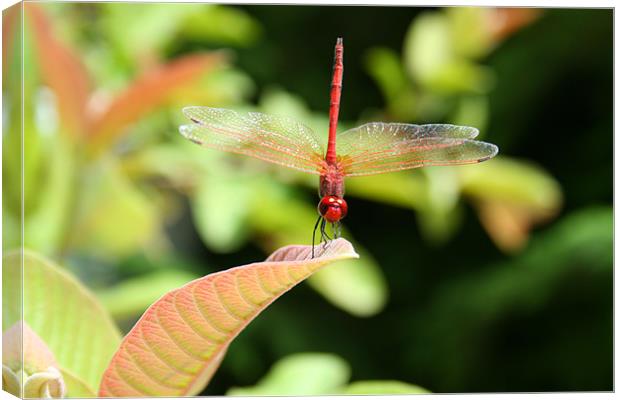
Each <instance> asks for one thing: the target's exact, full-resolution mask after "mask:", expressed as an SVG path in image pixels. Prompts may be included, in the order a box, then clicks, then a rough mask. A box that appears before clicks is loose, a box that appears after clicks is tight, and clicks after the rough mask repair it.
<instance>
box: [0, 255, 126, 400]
mask: <svg viewBox="0 0 620 400" xmlns="http://www.w3.org/2000/svg"><path fill="white" fill-rule="evenodd" d="M20 258H21V254H20V252H18V251H12V252H10V253H7V254H5V256H4V258H3V265H2V266H3V268H2V269H3V279H2V284H3V286H2V295H3V302H2V305H3V328H4V329H6V327H8V326H10V325H12V324H14V323H15V322H17V321H18V320H19V319H20V318H21V312H20V309H19V302H16V301H15V299H16V298H19V291H20V286H21V285H20V282H21V274H22V268H21V262H20ZM23 285H24V286H23V297H24V304H23V316H24V320H25V321H26V323H27V324H28V325H29V326H30V327H31V328H32V330H33V331H34V332H35V333H36V334H37V335H38V336H39V337H40V338H41V339H42V340H43V341H44V342H45V343H46V344H47V346H48V347H49V349H50V350H51V351H52V352H53V354H54V356H55V357H56V360H57V361H58V364H59V366H60V367H61V368H62V369H64V370H66V371H68V372H69V373H70V374H72V375H74V376H76V377H78V378H79V379H81V380H83V381H84V382H85V383H86V384H87V385H88V386H89V387H90V388H91V389H90V390H91V391H92V388H95V387H97V385H98V384H99V381H100V379H101V375H102V373H103V370H104V369H105V366H106V365H107V364H108V362H109V360H110V358H111V356H112V354H113V352H114V349H116V347H117V346H118V343H119V342H120V335H119V332H118V330H117V329H116V327H115V326H114V323H113V322H112V320H111V319H110V317H109V316H108V314H107V313H106V312H105V310H104V309H103V308H102V307H101V305H100V304H99V303H98V302H97V300H96V299H95V297H94V296H93V295H92V294H91V293H90V292H89V291H88V289H86V288H85V287H84V286H83V285H82V284H81V283H80V282H78V281H77V280H76V279H75V278H74V277H73V276H71V275H69V274H68V273H67V272H66V271H64V270H62V269H60V268H59V267H58V266H57V265H55V264H54V263H52V262H51V261H49V260H47V259H45V258H43V257H41V256H40V255H37V254H36V253H34V252H32V251H29V250H26V251H24V254H23Z"/></svg>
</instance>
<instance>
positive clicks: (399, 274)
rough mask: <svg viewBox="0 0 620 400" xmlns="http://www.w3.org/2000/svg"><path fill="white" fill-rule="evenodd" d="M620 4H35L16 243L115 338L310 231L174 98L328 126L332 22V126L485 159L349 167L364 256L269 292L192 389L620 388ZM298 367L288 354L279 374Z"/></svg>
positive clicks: (12, 100) (14, 105) (10, 126)
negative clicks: (461, 130) (494, 149)
mask: <svg viewBox="0 0 620 400" xmlns="http://www.w3.org/2000/svg"><path fill="white" fill-rule="evenodd" d="M17 17H18V15H17V14H14V13H13V14H12V13H11V12H8V13H5V15H4V35H3V38H4V41H5V42H4V43H3V49H4V51H5V52H4V54H3V62H4V71H6V74H9V73H10V72H11V71H13V72H16V71H17V72H18V71H19V68H21V65H20V64H19V62H18V61H16V60H18V59H19V57H18V56H17V55H18V54H19V51H21V47H20V45H19V44H20V42H19V40H20V38H19V35H18V34H16V32H15V30H14V29H12V28H11V27H15V26H16V23H15V18H17ZM612 18H613V17H612V10H611V9H608V10H606V9H597V10H588V9H527V8H519V9H492V8H473V7H469V8H440V9H433V8H417V7H353V6H348V7H336V6H321V7H315V6H233V5H225V6H224V5H214V4H210V5H207V4H147V3H141V4H138V3H135V4H131V3H38V4H36V3H28V4H27V6H26V14H25V21H26V25H25V35H24V38H23V45H24V56H25V61H24V74H25V75H24V76H25V78H26V79H25V82H24V94H23V96H24V97H23V101H24V111H25V119H24V121H23V130H24V144H25V148H26V154H25V157H24V160H23V162H24V184H25V186H24V190H25V204H24V214H25V219H24V221H23V227H24V232H25V242H26V246H27V247H28V248H30V249H32V250H35V251H37V252H39V253H41V254H44V255H46V256H48V257H50V258H52V259H53V260H55V261H57V262H59V263H60V264H62V265H64V266H66V267H67V268H69V269H70V270H71V272H72V273H73V274H75V275H76V276H77V277H78V278H79V279H80V280H81V281H82V282H84V283H85V284H86V285H87V286H89V287H90V288H91V289H92V290H93V291H95V293H96V294H97V296H98V297H99V299H100V300H101V301H102V302H103V304H104V305H105V307H106V308H107V309H108V310H109V311H110V312H111V314H112V315H113V317H114V319H115V321H116V322H117V323H118V325H119V327H120V328H121V330H122V331H123V332H127V331H128V330H129V329H130V328H131V326H132V325H133V323H134V322H135V321H136V320H137V319H138V318H139V316H140V315H141V313H142V312H143V311H144V310H145V309H146V308H147V307H148V305H149V304H150V303H152V302H153V301H154V300H156V299H157V298H158V297H159V296H161V295H162V294H163V293H165V292H167V291H168V290H171V289H173V288H176V287H179V286H181V285H183V284H184V283H186V282H188V281H190V280H191V279H194V278H196V277H199V276H203V275H206V274H208V273H211V272H214V271H219V270H222V269H225V268H229V267H232V266H237V265H242V264H247V263H251V262H255V261H260V260H263V259H264V258H265V257H266V256H267V255H268V254H269V253H270V252H271V251H273V250H274V249H276V248H278V247H280V246H284V245H288V244H309V243H310V240H311V234H312V227H313V224H314V221H315V219H316V203H317V201H318V198H317V194H316V192H317V182H316V181H317V179H316V178H315V177H314V176H305V175H304V174H299V173H296V172H293V171H289V170H285V169H283V168H280V167H277V166H273V165H270V164H266V163H263V162H260V161H256V160H251V159H246V158H243V157H238V156H234V155H228V154H222V153H219V152H217V151H213V150H207V149H204V148H200V147H199V146H196V145H194V144H192V143H190V142H187V141H185V140H184V139H183V138H182V137H181V136H180V135H179V134H178V126H179V125H180V124H183V123H187V122H188V121H186V120H185V119H184V117H183V115H182V114H181V108H182V107H183V106H186V105H204V106H216V107H226V108H232V109H235V110H240V111H248V110H254V111H260V112H265V113H271V114H278V115H287V116H291V117H295V118H297V119H299V120H300V121H303V122H304V123H306V124H307V125H308V126H310V127H312V128H313V129H314V130H315V131H316V132H317V133H318V134H319V135H320V136H323V135H326V132H327V125H328V121H327V113H328V107H329V85H330V76H331V68H332V62H333V46H334V44H335V40H336V37H338V36H342V37H343V38H344V44H345V53H344V54H345V60H344V65H345V66H344V68H345V70H344V71H345V72H344V89H343V95H342V105H341V112H340V119H341V122H340V125H339V129H340V130H341V131H342V130H344V129H346V128H350V127H354V126H356V125H358V124H361V123H364V122H367V121H399V122H408V123H439V122H447V123H455V124H461V125H471V126H475V127H478V128H479V129H480V131H481V135H480V138H481V139H483V140H486V141H489V142H492V143H495V144H497V145H498V146H499V148H500V155H499V156H498V157H496V158H495V159H493V160H491V161H488V162H485V163H483V164H479V165H474V166H460V167H436V168H427V169H422V170H414V171H407V172H402V173H394V174H387V175H380V176H376V177H367V178H352V179H350V180H348V181H347V183H346V184H347V201H348V203H349V210H350V213H349V216H348V217H347V218H346V219H345V220H344V230H345V231H344V237H346V238H347V239H349V240H351V241H352V242H353V243H354V245H355V247H356V249H357V251H358V252H359V253H360V254H361V258H360V259H359V260H355V261H347V262H342V263H340V264H337V265H335V266H333V267H330V268H328V269H325V270H323V271H321V272H320V273H317V274H316V275H315V276H314V277H312V278H311V279H310V280H309V281H308V282H307V283H304V284H302V285H301V286H299V287H296V288H295V289H293V290H292V292H291V293H288V294H286V295H285V296H283V298H281V299H279V300H278V301H277V302H275V303H274V304H273V305H272V306H271V307H270V308H269V309H268V310H267V311H266V312H264V313H263V314H262V315H261V316H260V317H259V318H258V319H257V320H255V321H254V322H253V323H252V324H250V325H249V327H248V328H247V329H246V330H245V331H244V332H243V333H242V334H241V335H240V336H239V337H238V338H237V339H236V340H235V341H234V342H233V344H232V346H231V347H230V349H229V351H228V354H227V356H226V358H225V359H224V362H223V363H222V366H221V368H220V369H219V371H218V372H217V374H216V375H215V377H214V379H213V380H212V382H211V384H210V385H209V387H208V388H207V389H206V390H205V392H204V393H203V394H205V395H222V394H226V393H229V394H232V393H238V394H257V393H262V394H320V391H319V390H318V389H317V388H313V387H311V384H309V386H308V387H305V388H302V389H303V390H305V392H301V393H300V392H299V390H300V389H299V388H290V387H286V383H287V382H289V383H290V380H288V381H287V380H286V379H284V378H282V377H285V378H286V377H287V376H291V374H295V373H299V374H302V376H305V377H306V379H307V380H308V382H312V379H311V378H309V377H310V376H311V375H312V374H313V373H315V372H316V371H317V370H318V371H321V370H322V371H323V372H324V371H334V372H333V374H332V375H331V376H337V377H338V378H337V379H341V380H342V381H343V382H346V381H348V380H356V381H357V380H377V379H381V380H398V381H402V382H408V383H412V384H416V385H420V386H421V387H423V388H425V389H427V390H430V391H433V392H486V391H511V392H518V391H570V390H579V391H587V390H599V391H609V390H612V389H613V387H612V296H613V291H612V273H613V271H612V265H613V264H612V225H613V217H612V185H613V184H612V141H613V136H612V135H613V125H612V121H613V119H612V102H613V97H612V81H613V75H612V31H613V25H612V21H613V19H612ZM6 76H7V75H5V77H6ZM3 92H4V102H3V104H4V107H3V116H4V118H3V122H4V126H3V131H4V132H8V134H4V135H3V140H4V143H3V153H4V154H3V179H4V182H5V190H3V204H4V208H3V222H4V235H3V248H4V249H5V250H6V249H10V248H14V247H17V246H18V245H19V230H20V226H21V225H20V224H21V223H20V220H19V215H20V193H19V191H18V190H16V188H18V187H19V181H20V179H21V172H20V171H21V168H20V167H21V165H20V164H21V158H20V155H19V153H20V152H19V149H20V141H21V137H20V130H21V128H22V126H21V121H20V120H19V118H18V116H19V112H20V109H19V108H20V107H19V105H20V102H21V100H22V99H21V97H20V96H21V95H20V93H21V82H19V81H17V80H7V79H5V80H4V87H3ZM6 188H9V189H8V190H6ZM298 353H326V354H323V355H324V356H325V357H323V358H319V361H317V359H316V358H312V357H310V355H308V354H306V357H307V360H306V361H307V362H306V363H304V361H303V357H304V355H303V354H301V355H300V354H298ZM287 356H293V357H301V360H302V361H298V362H296V363H291V362H290V358H289V359H288V360H289V362H288V363H286V362H283V363H281V364H276V363H277V362H278V360H281V359H283V358H284V357H287ZM299 359H300V358H297V360H299ZM317 363H318V364H317ZM321 363H324V364H321ZM274 365H276V366H277V367H276V368H275V369H272V367H273V366H274ZM317 365H319V367H317ZM287 368H288V369H290V370H289V371H288V372H287ZM304 368H305V369H304ZM330 368H332V369H330ZM270 370H271V372H269V371H270ZM278 371H279V372H278ZM283 371H284V372H283ZM313 371H314V372H313ZM287 373H288V374H289V375H287ZM278 374H279V375H278ZM319 375H320V374H319ZM274 376H275V378H274ZM278 376H279V377H280V380H278ZM270 377H271V378H270ZM317 382H319V383H320V379H318V378H317ZM295 390H297V392H295ZM368 390H369V389H368ZM361 392H365V390H364V389H361Z"/></svg>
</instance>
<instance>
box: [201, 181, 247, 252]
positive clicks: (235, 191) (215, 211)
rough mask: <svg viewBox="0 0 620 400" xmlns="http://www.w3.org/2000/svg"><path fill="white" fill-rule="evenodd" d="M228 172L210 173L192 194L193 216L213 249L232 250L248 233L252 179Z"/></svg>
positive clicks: (239, 244) (207, 243)
mask: <svg viewBox="0 0 620 400" xmlns="http://www.w3.org/2000/svg"><path fill="white" fill-rule="evenodd" d="M224 175H225V174H221V175H219V174H209V175H208V176H205V177H204V178H203V179H202V180H201V181H200V184H199V186H198V188H197V190H196V191H195V193H194V196H193V197H192V215H193V217H194V223H195V224H196V228H197V230H198V233H199V234H200V237H201V238H202V240H203V241H204V243H205V244H206V245H207V246H209V248H211V249H213V250H215V251H218V252H232V251H234V250H236V249H237V248H239V247H240V246H241V245H242V244H243V242H245V240H246V238H247V236H248V224H247V219H248V213H249V212H250V209H249V205H250V203H251V190H252V189H251V187H250V185H251V181H250V180H249V179H241V178H239V177H234V178H230V177H227V176H224Z"/></svg>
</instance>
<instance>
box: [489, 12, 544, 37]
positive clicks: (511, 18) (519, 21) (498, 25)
mask: <svg viewBox="0 0 620 400" xmlns="http://www.w3.org/2000/svg"><path fill="white" fill-rule="evenodd" d="M541 13H542V11H541V10H539V9H536V8H525V7H523V8H509V7H499V8H493V9H492V11H491V13H490V15H489V30H490V33H491V36H492V37H493V39H494V40H495V41H496V42H499V41H501V40H504V39H506V38H507V37H508V36H510V35H512V34H513V33H515V32H517V31H518V30H519V29H521V28H523V27H525V26H527V25H528V24H530V23H531V22H533V21H534V20H535V19H536V18H538V17H539V16H540V14H541Z"/></svg>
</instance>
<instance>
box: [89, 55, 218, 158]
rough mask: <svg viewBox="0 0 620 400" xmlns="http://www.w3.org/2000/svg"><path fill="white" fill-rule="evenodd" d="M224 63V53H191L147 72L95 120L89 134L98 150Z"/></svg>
mask: <svg viewBox="0 0 620 400" xmlns="http://www.w3.org/2000/svg"><path fill="white" fill-rule="evenodd" d="M224 62H225V56H224V53H222V52H214V53H199V54H190V55H187V56H184V57H181V58H178V59H176V60H174V61H172V62H170V63H168V64H165V65H162V66H159V67H157V68H155V69H153V70H150V71H148V72H146V73H145V74H144V75H142V76H141V77H139V78H138V79H137V80H136V81H135V82H133V84H132V85H130V86H129V87H128V88H127V89H126V90H125V91H124V92H123V93H121V94H120V95H119V96H118V97H117V98H116V99H115V100H114V101H112V103H111V104H110V105H109V107H108V108H107V109H106V110H105V111H104V112H103V113H102V114H101V115H100V116H97V117H94V119H93V121H92V125H91V128H90V132H89V134H90V135H91V138H92V140H93V141H94V142H95V145H96V147H101V146H102V145H105V144H109V143H110V142H112V141H113V140H114V139H116V138H117V137H118V136H120V135H121V134H122V133H123V131H124V129H125V128H126V127H127V126H128V125H130V124H131V123H133V122H135V121H137V120H138V119H140V118H141V117H143V116H144V115H145V114H147V113H149V112H150V111H153V110H154V109H155V108H156V107H160V106H162V105H163V104H165V103H166V102H167V101H168V99H169V98H170V97H171V96H172V95H173V94H174V93H175V91H177V90H179V89H181V88H183V87H185V86H187V85H188V84H191V83H194V82H195V81H196V79H198V78H199V77H200V76H202V75H203V74H204V73H205V72H208V71H210V70H212V69H214V68H216V67H220V66H222V65H224Z"/></svg>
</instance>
